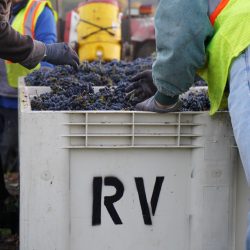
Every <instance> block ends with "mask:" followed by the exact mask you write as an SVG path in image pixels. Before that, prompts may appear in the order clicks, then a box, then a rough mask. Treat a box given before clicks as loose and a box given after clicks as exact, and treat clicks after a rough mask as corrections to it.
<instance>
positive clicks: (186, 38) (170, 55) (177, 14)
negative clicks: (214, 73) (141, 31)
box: [153, 0, 213, 96]
mask: <svg viewBox="0 0 250 250" xmlns="http://www.w3.org/2000/svg"><path fill="white" fill-rule="evenodd" d="M207 13H208V1H207V0H191V1H190V0H174V1H173V0H160V2H159V5H158V8H157V12H156V17H155V29H156V50H157V58H156V61H155V62H154V64H153V79H154V83H155V85H156V86H157V89H158V91H159V92H161V93H163V94H165V95H168V96H175V95H179V94H181V93H183V92H185V91H186V90H188V88H189V87H190V86H191V85H192V83H193V81H194V76H195V72H196V71H197V69H199V68H201V67H202V66H203V65H204V64H205V60H206V54H205V46H206V43H207V41H208V40H209V38H210V37H211V36H212V34H213V28H212V26H211V24H210V21H209V17H208V14H207Z"/></svg>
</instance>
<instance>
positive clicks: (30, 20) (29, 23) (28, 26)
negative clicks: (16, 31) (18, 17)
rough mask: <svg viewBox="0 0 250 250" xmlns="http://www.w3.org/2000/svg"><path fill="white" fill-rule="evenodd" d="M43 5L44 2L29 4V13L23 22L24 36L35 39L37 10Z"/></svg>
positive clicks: (27, 12)
mask: <svg viewBox="0 0 250 250" xmlns="http://www.w3.org/2000/svg"><path fill="white" fill-rule="evenodd" d="M42 3H43V1H35V0H34V1H31V3H30V4H29V6H28V8H27V11H26V13H25V15H24V20H23V32H22V34H23V35H29V36H31V37H32V38H34V37H35V23H34V20H35V15H36V13H37V10H38V8H39V6H40V5H41V4H42Z"/></svg>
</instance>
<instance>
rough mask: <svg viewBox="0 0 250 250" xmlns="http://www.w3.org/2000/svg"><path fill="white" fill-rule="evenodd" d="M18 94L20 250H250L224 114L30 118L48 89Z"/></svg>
mask: <svg viewBox="0 0 250 250" xmlns="http://www.w3.org/2000/svg"><path fill="white" fill-rule="evenodd" d="M19 90H20V91H19V97H20V98H19V100H20V107H19V108H20V112H19V114H20V117H19V118H20V175H21V177H20V178H21V218H20V224H21V230H20V244H21V248H20V249H21V250H45V249H46V250H55V249H57V250H79V249H88V250H131V249H132V250H133V249H134V250H155V249H157V250H168V249H169V250H242V249H244V236H245V230H246V216H247V209H248V208H247V197H248V190H247V188H246V184H245V183H244V181H245V180H244V175H243V173H242V168H241V166H240V164H239V158H238V152H237V148H236V146H235V143H234V139H233V134H232V129H231V125H230V119H229V116H228V114H227V113H226V112H225V113H218V114H216V115H215V116H214V117H210V116H209V115H208V113H207V112H193V113H192V112H183V113H168V114H156V113H150V112H108V111H107V112H101V111H98V112H94V111H93V112H77V111H75V112H74V111H72V112H66V111H65V112H64V111H59V112H57V111H55V112H52V111H31V109H30V98H32V96H34V95H36V94H39V93H41V92H44V91H47V90H46V88H43V87H37V88H36V87H24V86H22V87H21V88H20V89H19ZM239 191H240V192H239ZM243 234H244V235H243Z"/></svg>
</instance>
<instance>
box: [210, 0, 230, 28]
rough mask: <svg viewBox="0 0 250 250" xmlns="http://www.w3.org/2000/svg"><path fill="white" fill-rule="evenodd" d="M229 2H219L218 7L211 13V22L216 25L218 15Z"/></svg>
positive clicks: (224, 0)
mask: <svg viewBox="0 0 250 250" xmlns="http://www.w3.org/2000/svg"><path fill="white" fill-rule="evenodd" d="M228 3H229V0H221V1H219V3H218V4H217V6H216V8H215V9H214V10H213V11H212V12H211V13H209V14H210V15H209V18H210V22H211V24H212V25H214V22H215V19H216V17H217V16H218V15H219V14H220V13H221V11H222V10H223V9H224V8H225V7H226V5H227V4H228Z"/></svg>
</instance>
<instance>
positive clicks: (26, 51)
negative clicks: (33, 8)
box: [0, 0, 45, 68]
mask: <svg viewBox="0 0 250 250" xmlns="http://www.w3.org/2000/svg"><path fill="white" fill-rule="evenodd" d="M10 5H11V0H0V58H2V59H5V60H9V61H12V62H18V63H21V64H22V65H23V66H25V67H27V68H33V67H35V66H36V65H37V64H38V63H39V62H40V61H41V60H42V59H43V56H44V53H45V45H44V44H42V43H41V42H38V41H33V40H32V38H31V37H29V36H23V35H20V34H19V33H18V32H16V31H15V30H14V29H13V28H12V27H11V25H10V24H9V23H8V20H9V12H10Z"/></svg>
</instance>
